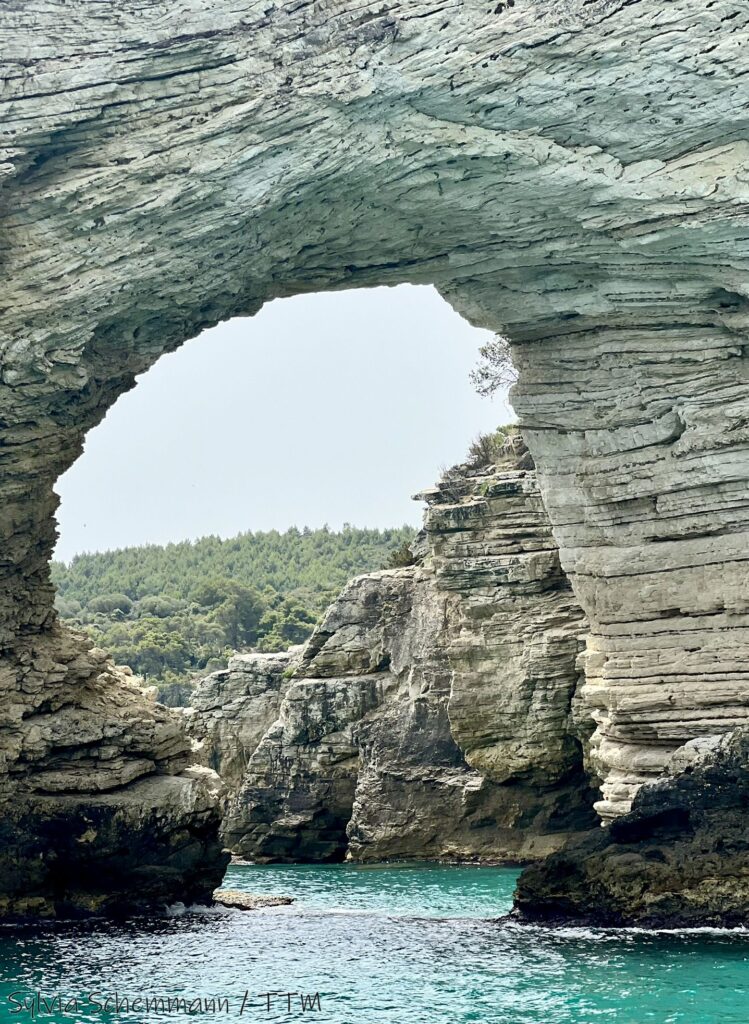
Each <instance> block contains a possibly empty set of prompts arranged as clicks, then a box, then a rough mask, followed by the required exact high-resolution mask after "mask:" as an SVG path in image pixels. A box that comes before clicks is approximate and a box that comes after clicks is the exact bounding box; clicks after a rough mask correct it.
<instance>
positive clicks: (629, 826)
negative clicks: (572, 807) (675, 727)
mask: <svg viewBox="0 0 749 1024" xmlns="http://www.w3.org/2000/svg"><path fill="white" fill-rule="evenodd" d="M694 754H695V750H694V746H693V747H692V755H693V756H692V757H686V758H682V757H676V758H674V762H675V769H676V773H675V774H673V775H670V776H668V777H665V778H663V779H661V780H658V781H656V782H651V783H649V784H647V785H644V786H642V787H641V789H640V790H639V792H638V793H637V795H636V797H635V799H634V802H633V805H632V810H631V811H630V812H629V813H628V814H625V815H623V816H621V817H619V818H617V820H616V821H614V822H613V823H612V824H611V825H610V826H609V827H608V828H605V829H596V830H595V832H593V833H591V834H590V835H589V836H587V837H586V838H584V839H583V840H581V841H580V842H577V843H572V844H570V846H569V847H568V848H566V849H564V850H563V851H561V852H560V853H556V854H554V855H553V856H551V857H549V859H548V860H547V861H545V862H544V863H542V864H538V865H534V866H532V867H530V868H528V869H527V870H526V871H525V872H524V873H523V874H522V875H521V877H520V880H519V882H518V888H517V893H516V898H515V912H516V913H517V915H518V916H520V917H521V918H522V919H524V920H528V921H541V922H551V923H559V922H562V923H589V924H596V925H617V926H621V925H638V926H642V927H648V928H659V927H663V928H682V927H693V926H705V925H712V926H718V927H733V926H736V925H746V924H747V923H749V830H748V829H747V815H748V814H749V731H746V730H739V731H736V732H734V733H731V734H728V735H726V736H724V737H723V738H722V739H721V741H720V742H719V743H718V744H710V745H705V746H704V748H703V750H702V751H701V752H699V753H698V754H697V756H694Z"/></svg>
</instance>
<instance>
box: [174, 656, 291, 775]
mask: <svg viewBox="0 0 749 1024" xmlns="http://www.w3.org/2000/svg"><path fill="white" fill-rule="evenodd" d="M300 654H301V648H292V649H291V650H290V651H283V652H281V653H279V654H235V655H234V657H233V658H230V659H229V664H228V666H227V668H225V669H222V670H221V671H219V672H214V673H212V675H210V676H207V677H206V678H205V679H204V680H202V682H201V683H200V685H199V686H198V687H197V688H196V690H195V691H194V693H193V694H192V697H191V698H190V708H189V709H188V711H187V730H188V733H189V734H190V736H191V737H192V738H193V740H194V741H195V742H196V744H197V748H196V753H197V754H198V756H199V757H200V760H201V762H202V763H203V764H205V765H207V766H208V767H209V768H212V769H213V770H214V771H216V772H217V773H218V774H219V775H220V777H221V779H222V781H223V782H224V783H225V785H226V787H227V789H228V790H229V791H230V792H233V791H235V790H237V789H238V788H239V785H240V783H241V781H242V779H243V777H244V773H245V769H246V768H247V762H248V761H249V759H250V757H251V756H252V754H253V753H254V751H255V750H256V748H257V746H258V743H259V742H260V740H261V739H262V737H263V734H264V733H265V731H266V730H267V729H268V727H269V726H271V725H272V724H273V723H274V722H275V721H276V719H277V718H278V711H279V708H280V705H281V699H282V698H283V695H284V693H285V692H286V690H287V689H288V686H289V678H290V675H291V673H292V672H293V670H294V666H295V665H296V663H297V662H298V660H299V656H300Z"/></svg>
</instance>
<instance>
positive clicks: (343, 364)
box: [57, 285, 514, 560]
mask: <svg viewBox="0 0 749 1024" xmlns="http://www.w3.org/2000/svg"><path fill="white" fill-rule="evenodd" d="M488 338H489V335H488V334H487V332H485V331H479V330H476V329H474V328H472V327H470V326H469V325H468V324H467V323H466V322H465V321H464V320H463V319H462V318H461V317H459V316H458V315H457V314H456V313H455V312H453V310H452V309H451V308H450V307H449V306H448V305H447V303H446V302H444V301H443V299H441V298H440V296H439V295H438V294H437V292H436V291H435V290H434V289H432V288H425V287H419V288H416V287H413V286H410V285H402V286H400V287H399V288H377V289H370V290H356V291H348V292H338V293H327V294H321V295H306V296H299V297H297V298H291V299H280V300H277V301H275V302H272V303H270V304H269V305H267V306H266V307H265V308H264V309H262V310H261V312H260V313H258V315H257V316H255V317H253V318H251V319H241V320H232V321H230V322H228V323H225V324H220V325H219V326H218V327H215V328H213V329H212V330H210V331H206V332H205V333H204V334H202V335H201V336H200V337H198V338H195V339H194V340H192V341H189V342H188V343H187V344H186V345H184V346H183V347H182V348H181V349H179V351H177V352H175V353H173V354H172V355H167V356H164V357H163V358H162V359H160V360H159V362H158V363H157V364H156V365H155V366H154V367H153V368H152V369H151V370H149V372H148V373H146V374H144V375H143V376H142V377H141V379H140V382H139V384H138V386H137V387H136V388H135V389H134V390H133V391H131V392H129V393H128V394H126V395H123V396H122V397H121V398H120V399H119V401H118V402H117V403H116V404H115V406H114V407H113V408H112V409H111V410H110V412H109V413H108V415H107V417H106V419H105V420H104V422H103V423H102V424H100V426H99V427H97V428H96V429H95V430H93V431H91V433H90V434H89V436H88V438H87V441H86V449H85V451H84V454H83V456H82V457H81V458H80V459H79V461H78V462H77V463H76V464H75V465H74V466H73V468H72V469H70V470H69V471H68V472H67V473H66V474H65V475H64V476H63V477H62V478H61V479H60V481H59V482H58V485H57V490H58V493H59V494H60V495H61V497H62V505H61V508H60V512H59V516H58V519H59V524H60V542H59V544H58V548H57V557H58V558H63V559H66V560H67V559H69V558H71V557H72V556H73V555H74V554H77V553H79V552H82V551H104V550H107V549H110V548H116V547H124V546H127V545H130V544H143V543H147V542H150V543H159V544H161V543H165V542H167V541H172V540H182V539H185V538H196V537H201V536H204V535H205V534H210V533H215V534H219V535H220V536H222V537H230V536H233V535H234V534H237V533H239V532H241V531H243V530H269V529H273V528H274V527H275V528H276V529H279V530H284V529H286V528H287V527H289V526H292V525H297V526H300V527H301V526H322V525H323V524H324V523H328V524H329V526H330V527H331V528H339V527H340V526H341V525H342V524H343V523H345V522H349V523H352V524H354V525H356V526H399V525H401V524H402V523H404V522H408V523H413V524H415V525H416V524H418V523H419V521H420V517H421V506H420V505H419V504H417V503H416V502H413V501H411V500H410V496H411V495H412V494H414V493H415V492H416V491H418V490H419V489H420V488H423V487H427V486H430V485H431V484H432V483H433V482H434V480H435V479H436V477H437V475H438V474H439V471H440V468H441V467H442V466H446V465H451V464H452V463H455V462H458V461H460V460H461V458H462V457H463V455H464V454H465V451H466V448H467V446H468V444H469V443H470V441H471V439H472V438H473V437H474V436H475V435H476V434H477V433H479V432H480V431H486V430H488V429H492V428H493V427H495V426H497V425H498V424H500V423H506V422H508V421H509V420H512V419H513V418H514V417H513V415H512V413H511V411H510V410H509V406H508V405H507V404H506V402H505V401H504V400H503V399H500V398H495V399H494V400H493V401H489V400H487V399H482V398H479V397H478V396H477V395H476V394H475V393H474V391H473V388H472V386H471V384H470V381H469V379H468V374H469V372H470V370H471V368H472V367H473V365H474V364H475V362H476V357H477V350H478V347H479V345H480V344H482V342H483V341H484V340H486V339H488Z"/></svg>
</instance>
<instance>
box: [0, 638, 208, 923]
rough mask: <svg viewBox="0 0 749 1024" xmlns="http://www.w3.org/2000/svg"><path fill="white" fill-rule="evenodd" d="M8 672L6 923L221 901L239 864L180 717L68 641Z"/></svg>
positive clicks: (27, 649) (32, 647)
mask: <svg viewBox="0 0 749 1024" xmlns="http://www.w3.org/2000/svg"><path fill="white" fill-rule="evenodd" d="M9 662H10V659H8V658H6V660H5V662H4V664H3V666H2V669H0V681H1V683H2V687H3V691H4V692H3V697H4V699H3V702H2V706H3V721H2V727H3V738H4V747H3V758H4V767H5V769H6V774H5V775H4V776H3V780H2V786H3V788H2V792H1V793H0V797H1V798H2V801H3V808H4V811H3V816H2V818H0V869H1V870H0V878H2V889H1V891H0V916H2V917H12V918H23V917H28V916H39V915H40V916H45V917H55V916H63V917H70V916H75V915H79V914H87V913H99V914H100V913H127V912H130V911H133V910H137V909H146V908H153V907H163V906H164V905H165V904H168V903H172V902H174V901H176V900H181V901H183V902H210V899H211V893H212V891H213V889H214V888H215V886H216V884H217V882H219V881H220V880H221V878H222V875H223V871H224V868H225V867H226V863H227V859H228V858H227V857H226V855H225V854H224V853H223V852H222V848H221V845H220V843H219V841H218V836H217V831H218V825H219V797H220V793H221V786H220V783H219V780H218V777H217V776H216V774H215V773H214V772H212V771H210V770H208V769H206V768H199V767H191V765H192V764H193V762H194V760H195V758H194V757H193V755H192V752H191V749H190V743H189V741H188V739H187V737H186V736H185V733H184V730H183V728H182V724H181V721H180V718H179V716H177V715H174V714H173V713H172V712H170V711H169V710H168V709H167V708H163V707H161V706H160V705H157V704H154V703H153V702H152V701H151V700H149V699H148V697H147V696H146V695H145V694H144V693H143V691H142V690H141V689H140V687H139V686H137V685H136V683H135V682H134V680H133V679H132V677H131V676H129V675H127V674H126V673H125V671H123V670H121V669H116V668H115V667H114V666H113V665H112V663H111V662H110V661H108V659H107V657H106V655H105V654H104V653H103V652H102V651H96V650H91V649H90V642H89V641H87V640H86V639H85V638H84V637H82V636H75V635H74V634H71V633H69V632H67V631H64V630H61V629H55V630H53V631H52V632H51V633H45V634H40V635H38V636H33V635H32V636H30V637H28V638H26V639H25V640H24V642H23V644H20V645H19V646H18V647H17V648H16V651H15V655H14V659H13V661H12V662H10V663H9ZM19 681H20V683H21V687H20V689H17V688H16V687H17V683H18V682H19Z"/></svg>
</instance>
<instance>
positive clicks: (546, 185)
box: [0, 0, 749, 818]
mask: <svg viewBox="0 0 749 1024" xmlns="http://www.w3.org/2000/svg"><path fill="white" fill-rule="evenodd" d="M1 17H2V28H3V64H4V66H3V76H2V78H3V83H4V85H3V90H2V94H1V95H0V124H2V139H1V142H0V145H1V146H2V152H1V156H0V176H1V178H0V180H1V182H2V184H0V189H2V214H1V217H2V223H1V224H0V231H1V232H2V246H0V251H1V252H2V260H3V282H4V288H3V301H2V307H1V308H0V474H1V475H0V508H2V514H1V515H0V649H2V650H3V651H4V652H6V651H7V652H9V654H8V658H9V659H10V660H7V661H6V662H5V664H6V666H8V665H13V664H15V662H14V661H13V659H14V658H16V654H15V653H14V651H15V650H16V649H17V648H19V644H21V645H22V643H23V640H22V638H24V637H27V636H29V635H30V634H34V633H37V634H42V635H47V636H48V637H50V638H52V639H53V640H54V637H55V636H56V635H57V634H54V633H50V632H48V631H49V630H50V629H51V627H52V625H53V613H52V592H51V587H50V585H49V578H48V572H47V562H48V560H49V556H50V553H51V550H52V546H53V542H54V521H53V513H54V509H55V507H56V501H57V499H56V497H55V495H54V492H53V485H54V481H55V479H56V478H57V477H58V476H59V475H60V474H61V473H62V472H63V471H64V470H65V469H66V468H67V467H68V466H69V465H70V464H71V463H72V462H73V461H74V459H75V458H76V457H77V456H78V454H79V453H80V451H81V445H82V440H83V437H84V435H85V432H86V431H87V430H88V429H89V428H90V427H92V426H93V425H94V424H96V423H97V422H99V421H100V420H101V418H102V417H103V415H104V414H105V412H106V410H107V408H108V407H109V406H110V405H111V404H112V402H114V401H115V399H116V398H117V396H118V395H119V394H121V393H122V392H123V391H125V390H127V389H128V388H130V387H132V386H133V383H134V381H135V377H136V375H137V374H138V373H141V372H142V371H144V370H145V369H146V368H147V367H148V366H150V365H151V364H152V363H153V362H154V361H155V360H156V359H157V358H158V357H159V356H160V355H161V354H162V353H163V352H165V351H171V350H172V349H174V348H176V347H177V346H178V345H180V344H181V343H182V342H183V341H184V340H185V339H186V338H188V337H191V336H193V335H195V334H197V333H198V332H199V331H201V330H202V329H203V328H205V327H207V326H209V325H212V324H215V323H216V322H218V321H219V320H221V319H224V318H227V317H230V316H234V315H240V314H245V315H248V314H252V313H254V312H255V311H256V310H257V309H259V308H260V307H261V306H262V304H263V303H264V302H266V301H269V300H271V299H273V298H276V297H279V296H284V295H291V294H295V293H299V292H304V291H309V290H312V289H324V288H342V287H351V286H357V285H360V286H369V285H374V284H393V283H397V282H402V281H411V282H415V283H435V284H436V285H437V286H438V288H439V289H440V290H441V292H442V293H443V294H444V295H446V296H447V297H448V298H449V300H450V301H451V302H452V303H453V305H454V306H455V307H456V308H457V309H459V310H460V311H461V312H462V313H463V314H464V315H466V316H467V317H469V318H470V319H471V320H472V322H474V323H476V324H478V325H480V326H483V327H488V328H491V329H493V330H500V331H503V332H504V333H506V334H507V335H508V337H509V338H510V339H511V341H512V343H513V351H514V353H515V358H516V361H517V363H518V366H519V371H520V381H519V384H518V386H517V387H516V389H515V392H514V402H515V405H516V408H517V410H518V411H519V414H520V418H521V420H522V422H523V424H524V427H525V429H526V435H527V438H528V441H529V445H530V447H531V450H532V451H533V454H534V457H535V459H536V465H537V467H538V476H539V481H540V484H541V491H542V494H543V496H544V500H545V503H546V506H547V509H548V512H549V515H550V518H551V521H552V523H553V525H554V529H555V534H556V538H557V541H558V544H559V548H560V552H561V562H562V565H563V566H564V568H565V570H566V571H567V573H568V575H569V576H570V578H571V580H572V583H573V585H574V587H575V592H576V594H577V597H578V599H579V601H580V603H581V605H582V607H583V608H584V609H585V611H586V613H587V616H588V620H589V623H590V641H589V645H588V657H587V661H586V677H587V685H586V689H585V695H584V697H585V702H586V704H587V706H588V707H589V708H590V709H592V710H593V712H594V714H595V718H596V726H597V727H596V733H595V737H594V756H595V763H596V766H597V770H598V772H599V773H600V774H601V776H602V777H603V779H604V786H603V794H604V799H603V800H602V801H601V802H600V804H599V810H600V813H601V814H602V815H603V816H605V817H607V818H609V817H612V816H615V815H617V814H620V813H622V812H625V811H626V810H627V809H628V808H629V806H630V803H631V800H632V797H633V795H634V794H635V793H636V791H637V788H638V786H639V785H641V784H642V783H643V782H644V781H647V780H649V779H652V778H654V777H656V776H657V775H658V774H659V773H660V772H662V771H663V769H664V766H665V764H666V763H667V761H668V759H669V757H670V756H671V753H672V752H673V751H674V750H675V749H676V748H677V747H679V746H680V745H682V744H683V743H684V742H686V741H689V740H690V739H693V738H695V737H699V736H707V735H713V734H716V733H722V732H726V731H728V730H730V729H732V728H734V727H735V726H737V725H741V724H744V723H746V721H747V707H748V704H749V668H748V667H747V666H749V658H748V657H747V654H748V653H749V640H748V636H749V613H748V611H747V601H746V593H745V575H746V573H745V569H746V550H747V534H748V533H749V500H748V489H747V479H748V478H749V468H748V467H749V458H748V449H749V436H748V434H747V422H748V420H749V415H748V414H749V374H748V373H747V365H748V364H747V348H746V336H747V327H748V326H749V298H748V296H749V288H747V280H749V275H748V271H749V233H747V231H746V206H747V201H748V200H749V183H748V182H747V176H746V164H747V152H748V151H749V143H747V123H746V110H745V92H746V69H747V68H746V65H747V58H746V53H747V44H748V43H749V10H747V9H746V7H745V6H743V5H741V4H739V3H736V2H735V0H710V2H709V3H707V4H704V5H698V4H695V3H694V2H693V0H671V2H670V3H667V4H664V3H662V2H661V0H634V2H633V0H564V2H562V0H533V2H529V0H515V2H514V3H512V4H510V3H509V2H507V3H501V4H494V3H485V2H479V0H475V2H474V0H466V2H464V3H460V4H454V3H451V2H446V0H444V2H443V0H408V2H407V3H401V2H385V3H383V2H381V0H377V2H376V3H375V2H370V0H364V2H362V3H359V4H357V5H355V6H353V5H351V4H350V3H347V2H344V0H329V2H326V3H315V4H310V3H297V2H296V0H280V2H277V3H274V4H270V5H268V4H260V5H258V4H256V3H254V2H252V0H245V2H240V3H237V2H235V0H232V2H231V3H229V2H228V0H210V2H207V0H191V2H190V3H187V4H186V3H182V4H172V5H169V4H163V3H157V2H148V3H143V2H142V0H120V2H119V3H118V4H117V5H116V9H115V7H113V6H112V5H104V6H103V7H102V6H101V5H98V4H93V3H82V4H80V5H78V6H77V7H76V9H75V11H73V12H71V11H68V10H66V11H65V15H64V18H63V16H62V14H61V8H60V5H58V4H55V3H51V2H49V0H8V2H6V3H4V4H3V7H2V13H1ZM9 685H10V687H11V690H12V693H11V694H10V696H9V705H17V706H18V707H22V706H23V705H24V700H25V698H24V697H23V685H24V683H23V678H22V675H17V676H16V678H15V682H13V683H11V684H9ZM44 685H46V684H42V686H44ZM50 686H51V687H52V688H53V684H52V683H51V684H50ZM75 699H76V698H75V697H73V703H71V707H72V706H74V701H75ZM16 733H17V730H15V733H14V728H13V727H12V728H11V731H10V733H9V734H8V755H7V757H8V767H9V771H10V773H11V778H12V779H16V778H18V772H16V771H14V769H13V765H14V764H15V763H16V762H14V761H13V757H14V756H15V755H14V754H13V752H12V751H13V749H14V746H13V744H14V742H15V740H14V735H15V734H16ZM5 745H6V743H5V736H4V735H3V736H2V737H0V746H1V747H2V748H5ZM18 764H19V765H21V762H18Z"/></svg>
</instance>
